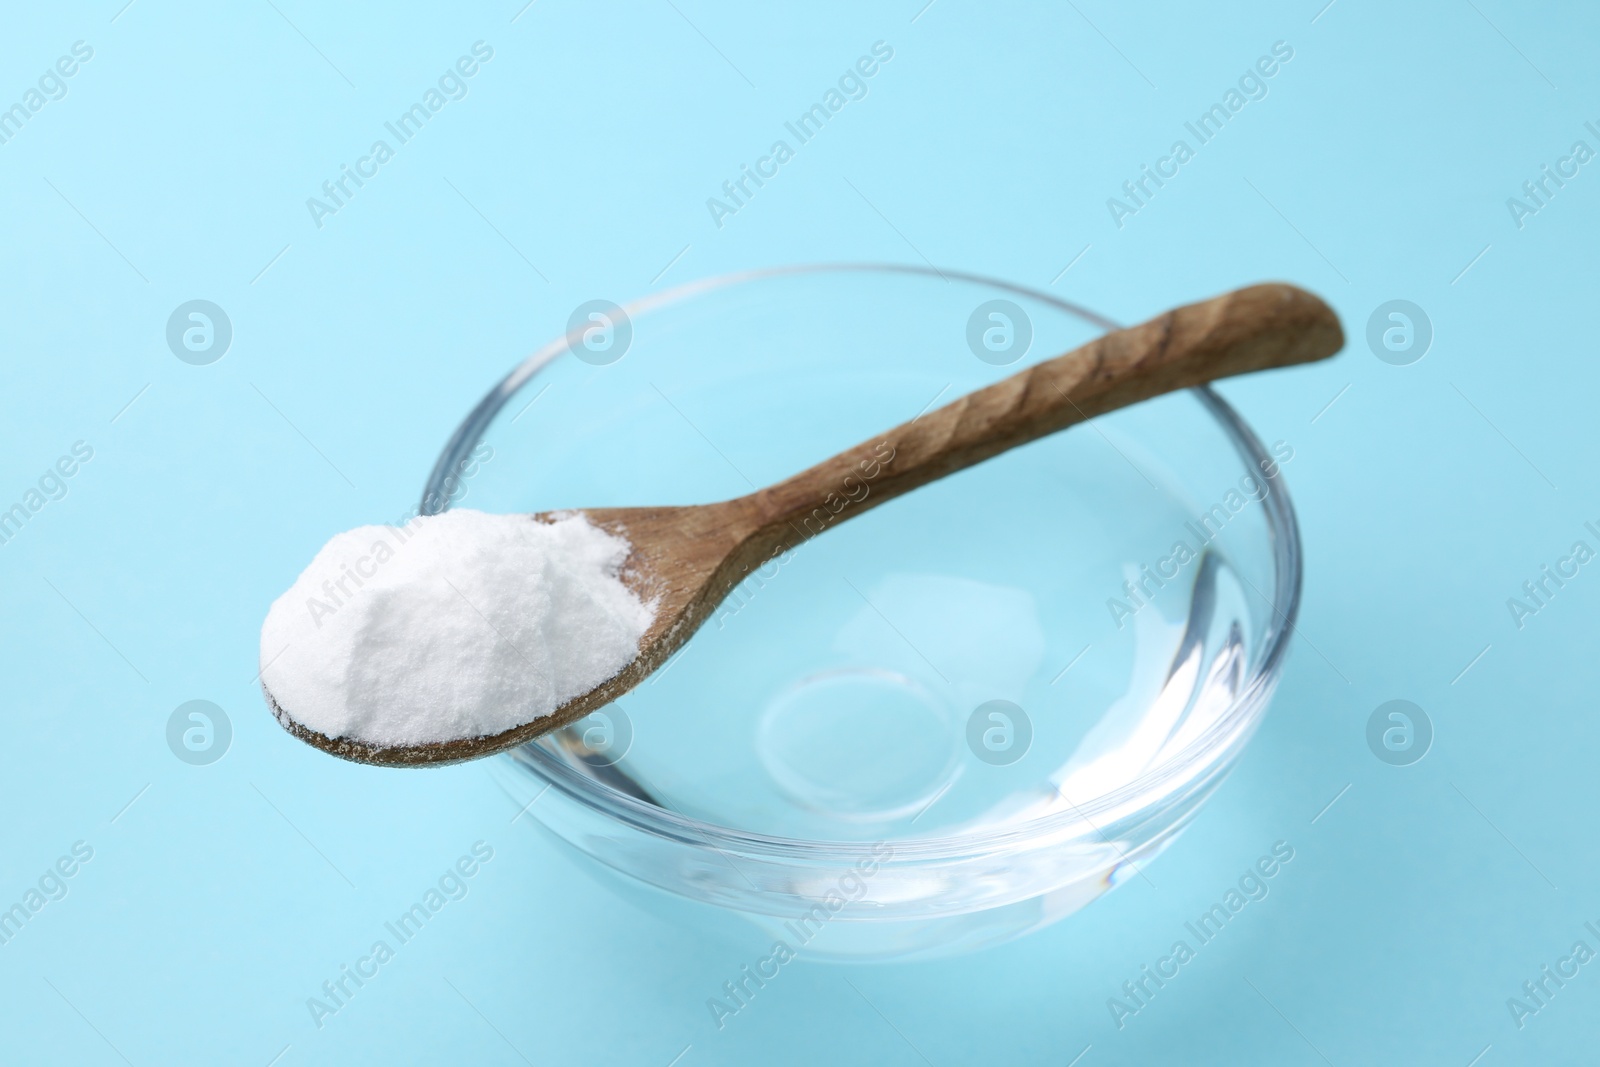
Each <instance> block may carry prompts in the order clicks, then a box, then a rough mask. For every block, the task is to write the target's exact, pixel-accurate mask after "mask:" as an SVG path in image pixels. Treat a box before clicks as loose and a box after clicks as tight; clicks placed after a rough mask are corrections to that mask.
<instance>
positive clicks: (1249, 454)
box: [419, 262, 1303, 861]
mask: <svg viewBox="0 0 1600 1067" xmlns="http://www.w3.org/2000/svg"><path fill="white" fill-rule="evenodd" d="M847 271H849V272H865V273H890V274H912V275H922V276H926V277H930V278H939V279H942V280H946V281H948V280H951V279H956V280H960V281H965V282H971V283H973V284H977V285H982V286H986V287H989V288H993V289H998V290H1001V291H1004V292H1011V293H1014V294H1017V295H1020V296H1024V297H1026V298H1028V299H1030V300H1035V301H1038V302H1040V303H1044V304H1048V305H1050V306H1052V307H1054V308H1056V309H1058V310H1060V311H1063V312H1066V313H1067V314H1069V315H1072V316H1075V317H1077V318H1078V319H1080V320H1082V321H1083V322H1085V323H1087V324H1089V325H1091V326H1094V327H1097V328H1099V329H1101V330H1114V329H1120V328H1121V324H1120V323H1118V322H1116V321H1115V320H1113V319H1110V318H1108V317H1106V316H1104V315H1101V314H1099V313H1098V312H1095V311H1093V310H1091V309H1089V308H1086V307H1083V306H1082V305H1079V304H1076V303H1074V302H1072V301H1069V300H1064V299H1062V298H1060V297H1057V296H1055V295H1053V294H1051V293H1045V292H1041V291H1039V290H1037V289H1033V288H1030V287H1028V286H1023V285H1018V284H1015V283H1012V282H1007V281H1004V280H1001V279H997V278H991V277H988V276H986V275H981V274H974V273H968V272H964V271H955V270H941V269H939V268H937V267H933V266H931V265H930V266H926V267H923V266H916V265H914V264H901V263H873V262H859V263H855V262H835V263H816V264H798V265H793V266H783V267H767V268H760V269H753V270H743V271H735V272H731V273H727V274H720V275H715V276H712V277H709V278H703V279H699V280H696V281H692V282H687V283H684V284H681V285H677V286H673V287H671V288H668V289H664V290H662V291H660V292H657V293H652V294H649V295H647V296H644V297H641V298H639V299H637V300H634V301H632V302H630V303H628V304H625V305H622V310H623V311H624V312H625V313H626V314H627V315H628V316H630V317H635V316H637V315H640V314H644V313H647V312H649V311H652V310H654V309H656V308H659V307H664V306H667V305H669V304H674V303H677V302H679V301H682V300H685V299H689V298H692V297H696V296H699V295H701V294H704V293H707V292H711V291H713V290H717V289H722V288H729V287H732V286H735V285H741V284H745V283H748V282H754V281H763V280H767V279H771V278H777V277H784V276H788V275H799V274H821V273H831V272H847ZM578 332H579V331H577V330H572V331H569V332H568V333H566V334H563V335H561V336H559V337H556V338H553V339H552V340H550V341H549V342H547V343H546V344H544V345H542V346H541V347H539V348H538V349H536V350H535V351H534V352H533V353H532V354H530V355H529V356H527V357H526V358H524V359H523V360H522V361H520V362H519V363H518V364H517V365H516V366H514V367H513V368H512V369H511V370H510V371H509V372H508V373H507V374H506V375H505V376H504V377H503V378H501V379H500V381H498V382H497V383H496V384H495V385H494V386H493V387H492V388H491V389H490V390H489V392H488V393H487V394H486V395H485V396H484V397H483V399H482V400H480V401H479V402H478V403H477V405H475V406H474V407H473V409H472V410H471V411H470V412H468V414H467V416H466V418H464V419H463V420H462V422H461V424H460V425H459V426H458V427H457V428H456V430H455V432H454V433H453V434H451V436H450V438H449V440H448V441H447V442H446V443H445V446H444V449H443V450H442V451H441V452H440V454H439V458H438V460H437V461H436V462H435V464H434V466H433V470H432V471H431V472H430V474H429V476H428V480H427V483H426V484H425V486H424V488H423V493H422V504H421V505H420V507H419V512H420V513H421V514H424V515H429V514H437V513H438V512H441V511H444V510H445V509H447V508H448V507H449V506H450V493H449V492H448V491H447V489H448V484H447V480H448V478H449V475H450V472H451V471H453V470H454V469H455V468H456V465H457V464H458V463H460V462H461V460H462V459H463V458H465V457H466V456H467V455H468V454H469V453H470V452H471V451H472V450H473V449H474V448H476V447H477V445H478V443H479V442H480V440H481V439H482V436H483V433H484V431H485V430H486V429H487V428H488V426H489V425H490V423H491V422H492V421H493V420H494V418H495V416H496V415H498V414H499V412H500V411H501V409H503V408H504V407H505V405H506V404H507V403H508V402H509V401H510V400H511V398H512V397H513V396H514V395H515V394H516V393H517V392H518V391H519V390H520V389H522V387H523V386H525V385H527V384H528V382H529V381H531V380H532V379H533V378H534V377H535V375H537V374H538V372H539V371H540V370H542V369H543V368H544V367H546V366H548V365H549V364H550V363H551V362H553V361H554V360H556V359H557V358H559V357H560V356H561V355H562V354H563V353H566V352H568V351H569V348H570V345H571V344H572V343H573V342H575V341H577V340H578V339H579V337H578ZM1185 392H1187V393H1190V394H1192V395H1193V397H1194V398H1195V399H1196V400H1197V401H1198V402H1199V403H1200V404H1201V406H1202V407H1203V408H1205V409H1206V411H1207V412H1208V413H1209V414H1210V415H1211V416H1212V417H1213V418H1214V419H1216V421H1217V422H1218V424H1219V425H1220V426H1221V428H1222V430H1223V432H1224V434H1225V435H1226V436H1227V437H1228V438H1229V439H1230V441H1232V443H1233V446H1234V450H1235V452H1237V453H1238V455H1239V458H1240V459H1241V460H1243V461H1244V462H1245V464H1246V466H1247V467H1248V468H1249V469H1253V470H1261V471H1265V470H1267V469H1269V467H1270V465H1271V464H1272V458H1271V456H1270V455H1269V454H1268V452H1267V450H1266V448H1265V446H1263V444H1262V443H1261V440H1260V439H1259V438H1258V437H1257V436H1256V435H1255V432H1254V431H1253V430H1252V429H1251V428H1250V426H1249V425H1248V424H1247V423H1246V422H1245V421H1244V419H1243V418H1242V417H1240V415H1239V413H1238V412H1237V411H1235V410H1234V409H1233V407H1232V406H1231V405H1230V404H1229V403H1228V402H1227V401H1226V400H1224V399H1223V398H1222V397H1221V396H1220V395H1218V394H1217V393H1216V391H1215V390H1213V389H1212V388H1211V386H1210V385H1201V386H1196V387H1194V388H1191V389H1188V390H1185ZM1267 485H1268V486H1269V490H1268V492H1267V493H1266V494H1265V495H1264V496H1263V497H1262V498H1261V504H1262V505H1263V514H1264V516H1265V518H1266V523H1267V532H1268V540H1269V543H1270V545H1271V551H1272V556H1273V590H1272V596H1271V597H1270V598H1269V597H1266V596H1265V594H1262V593H1261V591H1260V590H1255V591H1256V593H1257V594H1258V595H1261V596H1262V597H1263V599H1267V600H1269V602H1270V604H1271V606H1272V617H1271V618H1270V619H1268V621H1267V629H1266V632H1265V635H1264V638H1263V653H1262V655H1261V658H1260V662H1259V664H1258V666H1257V668H1256V669H1255V671H1254V672H1253V673H1252V674H1251V676H1250V678H1249V679H1248V681H1247V682H1246V683H1245V684H1244V685H1243V686H1242V687H1241V688H1240V690H1239V692H1238V694H1237V695H1236V696H1235V697H1234V699H1233V700H1232V701H1231V702H1230V703H1229V705H1228V707H1227V709H1226V710H1224V711H1223V712H1222V713H1221V714H1220V715H1219V716H1218V717H1217V719H1216V721H1215V722H1213V723H1212V724H1211V725H1210V726H1209V727H1208V728H1207V729H1206V730H1205V731H1204V732H1203V733H1201V734H1200V735H1199V736H1198V737H1196V738H1194V739H1193V740H1192V741H1190V742H1189V743H1188V744H1187V745H1185V746H1184V747H1183V748H1182V749H1179V750H1178V751H1177V752H1175V753H1173V754H1172V755H1171V756H1169V757H1168V758H1167V759H1165V760H1163V761H1162V762H1161V763H1160V764H1158V765H1157V766H1155V767H1152V768H1150V769H1148V770H1146V771H1145V772H1144V773H1143V774H1141V775H1139V776H1138V777H1137V778H1134V779H1132V780H1130V781H1128V782H1126V783H1124V784H1123V785H1121V786H1119V787H1118V788H1116V789H1114V790H1112V791H1110V792H1108V793H1103V794H1101V795H1100V796H1097V797H1095V798H1093V799H1092V800H1088V801H1085V802H1083V803H1081V804H1073V803H1072V802H1071V801H1068V805H1069V810H1066V811H1057V812H1052V813H1050V814H1048V815H1044V816H1040V817H1037V818H1034V819H1028V820H1021V821H1018V822H1015V823H1010V824H1006V825H1004V826H1003V827H998V828H994V829H986V830H977V831H972V830H969V831H965V832H962V833H959V834H951V835H946V836H929V837H917V838H896V839H894V850H895V852H894V855H895V859H896V860H906V859H912V858H922V859H934V858H958V857H961V856H967V855H972V854H975V853H993V852H994V851H996V850H997V849H1014V848H1018V847H1028V846H1030V845H1033V844H1036V843H1037V842H1038V841H1039V840H1040V839H1041V838H1042V839H1047V840H1049V841H1053V842H1057V841H1060V840H1061V838H1062V835H1063V834H1064V833H1070V832H1071V831H1072V830H1073V829H1074V828H1077V827H1082V826H1084V825H1087V826H1088V827H1090V828H1092V829H1093V830H1094V833H1095V836H1096V837H1097V838H1099V839H1101V840H1104V841H1106V842H1110V841H1111V840H1112V838H1111V837H1110V836H1108V835H1107V834H1106V833H1105V832H1104V829H1103V824H1102V823H1101V822H1099V821H1097V819H1096V816H1114V817H1115V819H1116V820H1118V821H1120V820H1121V819H1124V818H1126V817H1128V812H1126V811H1119V810H1118V809H1123V808H1125V807H1126V805H1128V804H1129V802H1130V801H1131V800H1133V799H1134V798H1135V797H1145V798H1149V797H1164V796H1165V794H1166V787H1169V786H1171V785H1172V784H1173V783H1174V782H1175V781H1176V780H1180V779H1183V778H1193V777H1195V776H1196V773H1197V771H1198V772H1199V776H1200V777H1201V778H1204V779H1209V778H1211V777H1213V776H1214V775H1215V774H1216V773H1218V772H1223V771H1226V770H1227V769H1228V768H1229V767H1231V765H1232V762H1233V761H1234V760H1236V759H1237V756H1238V753H1239V752H1241V751H1242V748H1243V745H1242V741H1243V740H1245V739H1247V738H1248V736H1249V734H1250V733H1251V732H1252V731H1253V728H1254V726H1255V725H1256V723H1257V722H1259V720H1260V718H1261V717H1262V715H1263V714H1264V713H1265V709H1266V706H1267V702H1268V700H1269V698H1270V697H1271V695H1272V690H1273V688H1274V687H1275V686H1276V684H1277V681H1278V677H1279V675H1280V674H1281V673H1282V669H1283V663H1284V658H1285V656H1286V654H1287V652H1288V644H1289V638H1290V637H1291V636H1292V635H1293V634H1294V632H1295V620H1296V618H1297V617H1298V616H1299V610H1300V594H1301V586H1302V570H1303V560H1302V548H1301V540H1300V527H1299V522H1298V520H1297V518H1296V516H1295V511H1294V505H1293V504H1292V503H1291V501H1290V499H1289V494H1288V489H1287V487H1286V485H1285V480H1284V475H1283V472H1282V471H1281V470H1279V471H1278V472H1277V474H1276V475H1275V476H1273V477H1271V478H1268V479H1267ZM1252 588H1254V586H1253V585H1252ZM1230 752H1231V753H1232V754H1233V755H1232V757H1231V758H1229V753H1230ZM497 758H501V759H511V760H514V761H515V762H517V763H519V764H521V765H522V766H524V767H527V768H528V769H530V770H532V771H534V772H535V773H537V774H538V775H540V776H541V777H543V778H544V779H545V780H546V781H548V782H549V784H550V786H551V787H554V788H556V789H558V790H560V791H561V792H562V793H563V794H565V795H566V796H567V797H568V798H569V799H571V800H573V801H575V802H576V803H578V804H579V805H581V806H583V807H585V808H588V809H590V810H592V811H594V812H597V813H599V814H600V815H602V816H605V817H607V818H610V819H615V820H617V821H620V822H623V823H626V824H628V825H630V826H632V827H634V828H635V829H638V830H642V831H644V832H646V833H649V834H651V835H653V836H656V837H663V838H668V839H672V840H676V841H679V842H681V843H683V844H686V845H691V846H695V847H707V846H709V847H711V848H713V849H716V850H718V851H736V852H739V853H741V854H744V855H747V856H767V857H771V858H775V859H778V858H782V859H804V860H807V861H815V860H817V859H818V858H819V853H821V854H826V855H828V856H834V857H838V858H839V859H841V860H845V861H848V860H852V859H856V858H863V857H868V856H872V855H874V854H875V853H874V851H873V850H874V849H875V847H876V845H875V843H873V842H863V841H835V840H827V839H805V838H792V837H783V836H778V835H772V834H763V833H759V832H756V831H751V830H742V829H737V828H734V827H729V826H723V825H722V824H720V823H715V822H707V821H705V820H701V819H696V818H694V817H692V816H688V815H684V814H682V813H681V812H678V811H676V810H674V809H673V808H671V807H670V805H669V806H666V807H663V806H661V805H658V804H655V803H651V802H650V801H648V800H645V799H642V798H640V797H638V796H635V795H633V794H631V793H628V792H624V791H622V790H620V789H616V788H614V787H612V786H610V785H607V784H605V783H603V782H599V781H596V780H595V779H593V778H590V777H587V776H585V775H583V774H581V773H579V772H578V771H577V770H576V769H575V768H573V767H571V766H570V765H568V764H567V763H566V762H564V761H563V760H561V759H559V758H557V757H556V756H554V755H553V754H551V753H550V752H549V751H548V750H546V749H545V748H544V747H542V746H540V745H539V744H538V743H537V742H530V743H528V744H526V745H523V746H521V747H519V748H518V749H515V750H513V751H512V752H509V753H505V754H503V755H502V756H500V757H497ZM663 803H665V801H664V798H663ZM1148 806H1149V805H1148V801H1147V802H1146V804H1145V805H1142V806H1141V809H1142V808H1143V807H1148Z"/></svg>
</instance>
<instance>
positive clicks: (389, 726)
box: [261, 510, 655, 745]
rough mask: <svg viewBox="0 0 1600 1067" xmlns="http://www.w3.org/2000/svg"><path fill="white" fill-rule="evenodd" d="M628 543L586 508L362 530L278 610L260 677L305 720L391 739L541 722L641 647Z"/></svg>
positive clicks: (645, 608) (456, 516) (345, 537)
mask: <svg viewBox="0 0 1600 1067" xmlns="http://www.w3.org/2000/svg"><path fill="white" fill-rule="evenodd" d="M628 552H629V544H628V542H627V541H626V540H624V539H622V538H620V537H615V536H613V535H611V534H608V533H606V532H605V531H604V530H601V529H599V528H598V527H596V526H594V525H592V524H591V523H590V522H589V520H588V519H587V518H585V517H584V516H583V515H581V514H578V513H573V514H571V515H568V516H565V517H562V518H560V519H558V520H557V521H556V522H552V523H543V522H536V521H534V520H533V519H532V518H530V517H528V516H526V515H488V514H485V513H483V512H481V511H466V510H461V511H447V512H445V513H443V514H442V515H434V516H425V517H422V518H418V519H414V520H413V521H411V522H409V523H407V524H406V525H405V526H403V527H394V526H362V527H358V528H357V529H354V530H349V531H347V532H345V533H342V534H339V535H338V536H336V537H334V538H333V540H331V541H329V542H328V543H327V544H326V545H325V546H323V548H322V551H320V552H318V553H317V556H316V558H315V559H313V560H312V561H311V565H310V566H309V567H307V568H306V569H305V572H304V573H303V574H301V575H300V577H299V578H297V579H296V580H295V583H294V585H293V586H291V587H290V589H289V591H288V592H287V593H284V594H283V596H281V597H279V598H278V599H277V600H276V601H275V602H274V603H273V605H272V608H271V610H270V611H268V613H267V621H266V623H265V624H263V625H262V627H261V662H262V664H264V667H263V669H262V672H261V679H262V682H263V683H264V684H265V685H266V688H267V689H268V691H270V692H271V694H272V696H273V698H274V699H275V700H276V701H277V704H278V707H279V708H280V709H282V710H281V714H283V715H287V716H289V717H290V718H292V719H293V720H294V721H295V722H298V723H300V724H301V725H302V726H307V727H310V728H311V729H313V730H316V731H317V732H319V733H322V734H325V735H327V736H328V737H332V738H352V739H355V740H359V741H365V742H369V743H372V744H378V745H415V744H424V743H428V742H434V741H446V740H454V739H457V738H471V737H480V736H483V735H485V734H496V733H500V732H501V731H503V730H507V729H510V728H511V727H513V726H518V725H521V724H522V723H526V722H531V721H532V720H534V719H537V718H539V717H541V716H544V715H548V714H550V713H551V712H552V711H554V710H555V709H556V708H557V707H559V706H560V705H561V704H563V703H565V702H566V701H568V700H570V699H571V698H573V697H575V696H578V695H579V694H582V693H586V692H588V691H589V690H591V689H593V688H594V687H595V686H597V685H599V684H600V683H601V682H604V681H606V680H607V679H609V678H611V677H613V676H614V675H615V674H616V673H617V672H618V671H620V670H622V668H623V667H625V666H627V665H628V664H629V663H630V662H632V660H633V659H634V658H635V657H636V656H637V655H638V653H639V638H640V636H641V635H643V634H644V632H645V630H646V629H647V628H648V627H649V625H650V622H651V620H652V619H653V618H654V617H655V607H654V605H653V604H647V603H645V602H643V601H641V600H640V599H639V597H638V596H636V595H635V594H634V593H633V592H632V591H631V590H629V589H628V587H627V586H625V585H624V584H623V583H622V581H621V579H620V578H619V576H618V575H619V571H620V570H621V567H622V564H623V562H624V561H625V560H626V559H627V556H628Z"/></svg>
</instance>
